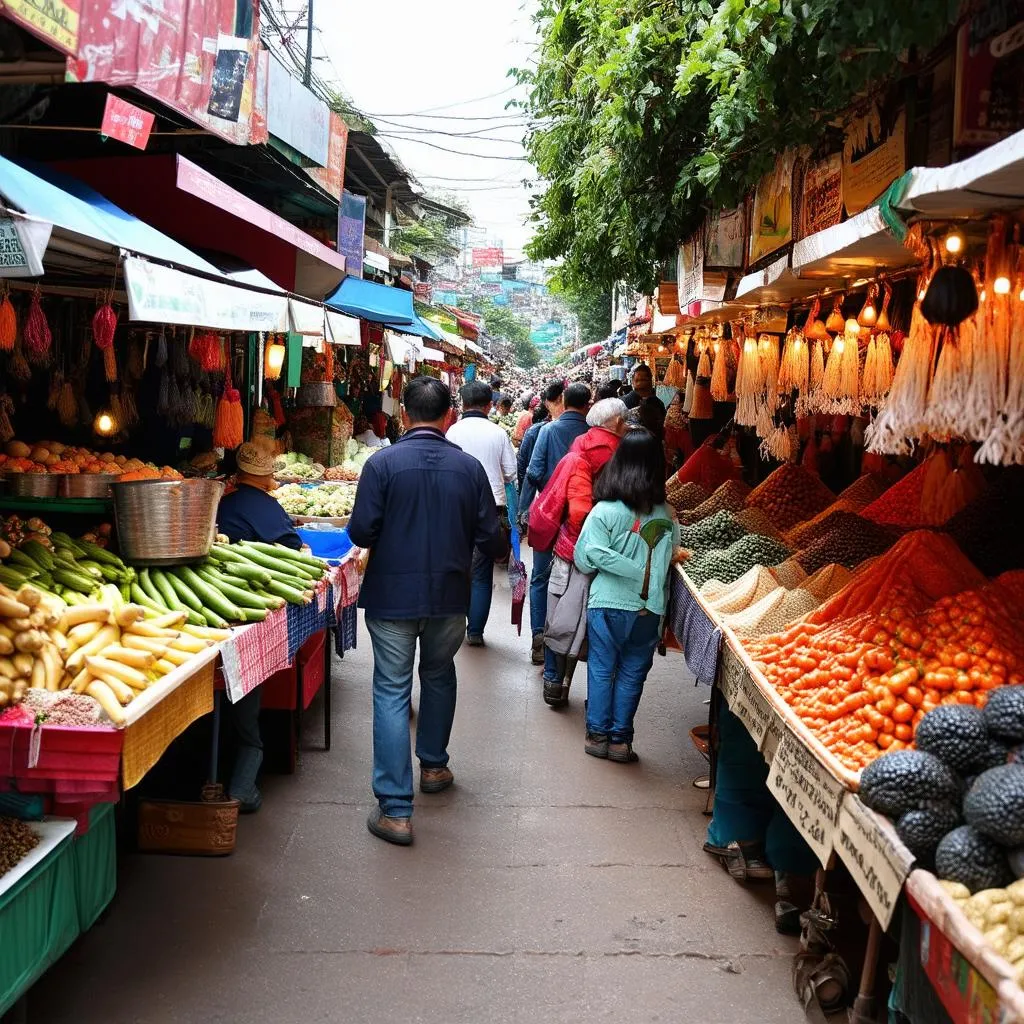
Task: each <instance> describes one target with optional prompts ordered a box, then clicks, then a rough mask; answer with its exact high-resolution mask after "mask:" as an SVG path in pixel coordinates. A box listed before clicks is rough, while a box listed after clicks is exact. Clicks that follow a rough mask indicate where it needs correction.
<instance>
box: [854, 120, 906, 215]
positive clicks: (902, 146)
mask: <svg viewBox="0 0 1024 1024" xmlns="http://www.w3.org/2000/svg"><path fill="white" fill-rule="evenodd" d="M906 169H907V114H906V111H905V110H901V111H900V112H899V114H897V116H896V118H895V120H894V121H893V122H892V127H891V128H889V130H888V131H887V130H886V126H885V125H884V124H883V123H882V115H881V112H880V111H879V109H878V107H872V108H871V110H870V111H869V112H868V113H867V114H865V115H864V116H863V117H857V118H854V119H853V120H852V121H851V122H850V123H849V124H848V125H847V126H846V142H845V144H844V145H843V205H844V206H845V207H846V212H847V214H849V215H850V216H851V217H852V216H853V215H854V214H855V213H860V212H861V210H866V209H867V208H868V207H869V206H870V205H871V204H872V203H873V202H874V201H875V200H876V199H877V198H878V197H879V196H880V195H881V194H882V193H883V192H884V191H885V190H886V189H887V188H888V187H889V186H890V185H891V184H892V183H893V182H894V181H895V180H896V179H897V178H898V177H899V176H900V175H901V174H902V173H903V172H904V171H905V170H906Z"/></svg>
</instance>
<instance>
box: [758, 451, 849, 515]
mask: <svg viewBox="0 0 1024 1024" xmlns="http://www.w3.org/2000/svg"><path fill="white" fill-rule="evenodd" d="M835 500H836V496H835V495H834V494H833V493H832V492H831V491H830V490H829V489H828V488H827V487H826V486H825V485H824V484H823V483H822V482H821V480H820V479H819V478H818V477H817V476H815V475H814V474H813V473H810V472H808V471H807V470H806V469H803V468H802V467H801V466H795V465H793V464H792V463H790V462H787V463H784V464H783V465H781V466H779V468H778V469H776V470H775V471H774V472H773V473H771V474H770V475H769V476H768V477H767V479H765V480H764V481H763V482H762V483H760V484H758V486H757V487H755V488H754V490H752V491H751V492H750V494H749V495H748V496H747V500H746V502H745V506H746V507H747V508H758V509H760V510H761V511H762V512H764V513H765V515H767V516H768V518H769V519H770V520H771V521H772V523H773V524H774V525H775V527H776V528H777V529H779V530H782V531H786V530H789V529H791V528H792V527H793V526H795V525H796V524H797V523H799V522H801V521H803V520H805V519H810V518H811V517H812V516H814V515H817V514H818V513H819V512H821V511H822V510H823V509H825V508H828V506H829V505H831V504H832V503H833V502H834V501H835Z"/></svg>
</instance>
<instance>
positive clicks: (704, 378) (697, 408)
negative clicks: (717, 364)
mask: <svg viewBox="0 0 1024 1024" xmlns="http://www.w3.org/2000/svg"><path fill="white" fill-rule="evenodd" d="M713 415H714V406H713V404H712V400H711V356H710V355H709V354H708V349H707V348H705V349H704V351H703V352H701V354H700V360H699V362H698V363H697V379H696V380H695V381H694V384H693V400H692V401H691V403H690V419H691V420H709V419H711V417H712V416H713Z"/></svg>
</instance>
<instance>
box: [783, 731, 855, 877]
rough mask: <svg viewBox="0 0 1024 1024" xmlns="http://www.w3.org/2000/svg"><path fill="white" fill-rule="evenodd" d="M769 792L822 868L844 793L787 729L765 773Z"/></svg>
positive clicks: (827, 855)
mask: <svg viewBox="0 0 1024 1024" xmlns="http://www.w3.org/2000/svg"><path fill="white" fill-rule="evenodd" d="M768 789H769V791H770V792H771V793H772V795H773V796H774V797H775V799H776V800H777V801H778V802H779V804H781V806H782V809H783V810H784V811H785V812H786V816H787V817H788V818H789V820H790V821H791V822H793V824H794V825H795V826H796V828H797V831H798V832H799V833H800V835H802V836H803V837H804V840H805V841H806V842H807V845H808V846H809V847H810V848H811V849H812V850H813V851H814V853H815V855H816V856H817V858H818V860H819V861H821V864H822V866H825V865H826V864H827V863H828V859H829V857H830V856H831V853H832V846H833V840H834V839H835V836H836V827H837V823H838V821H839V808H840V805H841V804H842V800H843V794H844V793H845V792H846V790H845V788H844V787H843V784H842V783H841V782H840V781H839V780H838V779H837V778H835V777H834V776H833V775H832V774H831V773H830V772H829V771H828V770H827V769H826V768H825V766H824V765H823V764H822V763H821V762H820V761H819V760H818V759H817V758H816V757H815V756H814V755H813V754H812V753H811V752H810V750H809V749H808V748H807V747H806V746H805V745H804V744H803V743H801V741H800V740H799V739H797V737H796V735H795V734H794V733H793V732H791V731H790V730H788V729H787V730H786V732H785V734H784V735H783V737H782V740H781V741H780V743H779V748H778V750H776V751H775V757H774V759H773V760H772V764H771V768H770V769H769V771H768Z"/></svg>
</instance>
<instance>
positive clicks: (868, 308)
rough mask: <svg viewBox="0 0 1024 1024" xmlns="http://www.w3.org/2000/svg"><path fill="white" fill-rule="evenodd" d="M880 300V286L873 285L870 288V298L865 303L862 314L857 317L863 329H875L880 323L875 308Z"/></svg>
mask: <svg viewBox="0 0 1024 1024" xmlns="http://www.w3.org/2000/svg"><path fill="white" fill-rule="evenodd" d="M877 298H878V285H877V284H873V285H871V287H870V288H868V297H867V300H866V301H865V303H864V306H863V308H862V309H861V311H860V314H859V315H858V317H857V323H858V324H860V326H861V327H874V326H875V324H876V323H878V310H877V309H876V308H875V301H876V299H877Z"/></svg>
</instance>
